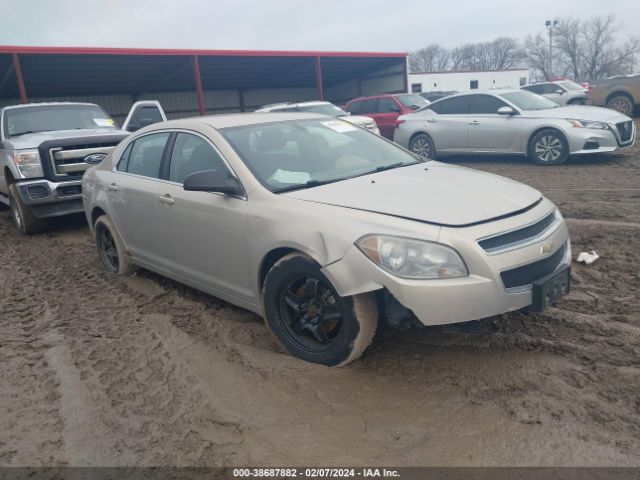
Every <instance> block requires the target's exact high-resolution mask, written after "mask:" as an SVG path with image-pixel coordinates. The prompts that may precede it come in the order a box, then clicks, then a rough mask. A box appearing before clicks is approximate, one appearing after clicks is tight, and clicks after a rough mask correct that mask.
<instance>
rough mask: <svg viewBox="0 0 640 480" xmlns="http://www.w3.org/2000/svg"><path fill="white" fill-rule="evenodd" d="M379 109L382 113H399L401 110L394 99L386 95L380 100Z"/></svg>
mask: <svg viewBox="0 0 640 480" xmlns="http://www.w3.org/2000/svg"><path fill="white" fill-rule="evenodd" d="M378 111H379V112H380V113H394V112H395V113H397V112H399V111H400V107H399V106H398V104H397V103H396V102H395V101H394V100H393V99H391V98H388V97H384V98H381V99H380V101H379V102H378Z"/></svg>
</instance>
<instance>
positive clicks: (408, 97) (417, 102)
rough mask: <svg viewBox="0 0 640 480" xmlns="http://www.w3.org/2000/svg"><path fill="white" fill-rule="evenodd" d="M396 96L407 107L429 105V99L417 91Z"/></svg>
mask: <svg viewBox="0 0 640 480" xmlns="http://www.w3.org/2000/svg"><path fill="white" fill-rule="evenodd" d="M396 98H397V99H398V100H400V103H402V105H404V106H405V107H408V108H416V109H417V108H422V107H426V106H427V105H429V101H428V100H426V99H425V98H424V97H422V96H420V95H418V94H417V93H408V94H404V95H397V96H396Z"/></svg>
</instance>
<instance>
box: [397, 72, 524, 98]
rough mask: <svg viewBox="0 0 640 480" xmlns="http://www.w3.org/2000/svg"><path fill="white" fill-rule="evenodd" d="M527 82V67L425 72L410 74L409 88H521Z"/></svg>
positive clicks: (439, 90) (418, 90) (463, 90)
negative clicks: (478, 70)
mask: <svg viewBox="0 0 640 480" xmlns="http://www.w3.org/2000/svg"><path fill="white" fill-rule="evenodd" d="M527 83H529V69H527V68H514V69H508V70H491V71H482V72H461V71H452V72H424V73H412V74H410V75H409V88H410V91H411V92H413V93H420V92H434V91H437V92H444V91H452V90H455V91H458V92H470V91H472V90H489V89H492V88H520V87H521V86H522V85H526V84H527Z"/></svg>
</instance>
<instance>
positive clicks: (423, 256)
mask: <svg viewBox="0 0 640 480" xmlns="http://www.w3.org/2000/svg"><path fill="white" fill-rule="evenodd" d="M356 246H357V247H358V248H359V249H360V251H361V252H362V253H364V254H365V255H366V256H367V257H369V259H370V260H371V261H372V262H373V263H375V264H376V265H378V266H379V267H380V268H382V269H384V270H386V271H387V272H389V273H391V274H393V275H396V276H398V277H403V278H415V279H429V278H452V277H465V276H467V275H469V272H468V270H467V267H466V266H465V264H464V262H463V261H462V258H461V257H460V255H458V252H456V251H455V250H454V249H453V248H450V247H447V246H446V245H442V244H440V243H434V242H427V241H424V240H414V239H412V238H403V237H393V236H388V235H367V236H365V237H362V238H361V239H360V240H358V241H357V242H356Z"/></svg>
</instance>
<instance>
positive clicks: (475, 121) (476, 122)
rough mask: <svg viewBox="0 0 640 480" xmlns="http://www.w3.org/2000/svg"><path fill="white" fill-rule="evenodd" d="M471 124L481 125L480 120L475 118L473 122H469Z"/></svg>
mask: <svg viewBox="0 0 640 480" xmlns="http://www.w3.org/2000/svg"><path fill="white" fill-rule="evenodd" d="M469 125H480V122H479V121H478V120H474V121H473V122H469Z"/></svg>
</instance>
